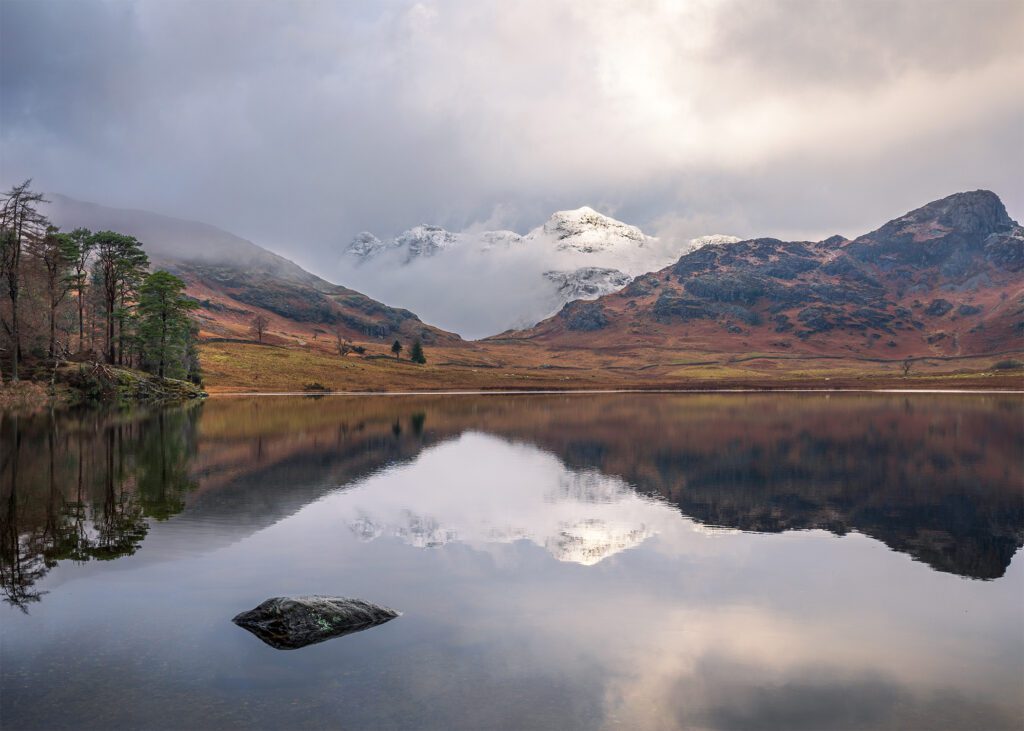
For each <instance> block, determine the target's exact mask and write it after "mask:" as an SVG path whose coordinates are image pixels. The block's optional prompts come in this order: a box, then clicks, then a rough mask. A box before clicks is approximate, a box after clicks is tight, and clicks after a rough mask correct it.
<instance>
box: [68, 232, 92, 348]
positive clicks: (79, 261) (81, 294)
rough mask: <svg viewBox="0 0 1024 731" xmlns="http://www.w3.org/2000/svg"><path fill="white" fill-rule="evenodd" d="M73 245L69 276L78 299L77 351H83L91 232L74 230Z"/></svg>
mask: <svg viewBox="0 0 1024 731" xmlns="http://www.w3.org/2000/svg"><path fill="white" fill-rule="evenodd" d="M69 235H70V236H71V240H72V241H73V242H74V244H75V260H74V262H73V267H74V272H73V273H72V275H71V281H72V285H71V286H72V289H74V290H75V296H76V298H77V299H78V349H79V351H81V350H85V292H86V288H87V287H88V279H89V259H90V258H91V257H92V249H93V240H92V232H91V231H90V230H89V229H87V228H76V229H75V230H74V231H72V232H71V233H70V234H69Z"/></svg>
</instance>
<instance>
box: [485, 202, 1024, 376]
mask: <svg viewBox="0 0 1024 731" xmlns="http://www.w3.org/2000/svg"><path fill="white" fill-rule="evenodd" d="M501 337H502V339H503V340H512V341H515V340H522V339H530V340H533V341H536V342H539V343H544V344H546V345H550V346H575V347H589V348H599V347H611V346H619V347H632V346H649V347H659V346H661V347H666V346H667V347H678V348H687V349H695V350H702V351H708V352H727V353H728V352H733V353H741V352H742V353H749V352H790V353H810V354H831V355H850V356H855V357H876V358H897V357H904V356H916V357H922V356H960V355H972V354H994V353H999V352H1005V351H1008V350H1014V349H1017V350H1019V349H1021V348H1022V347H1024V345H1022V343H1024V229H1022V228H1021V226H1020V225H1018V224H1017V223H1016V222H1015V221H1013V220H1012V219H1010V217H1009V216H1008V215H1007V212H1006V209H1005V208H1004V206H1003V204H1002V202H1001V201H1000V200H999V198H998V197H997V196H996V195H995V194H994V193H991V192H989V191H974V192H969V193H957V194H955V195H952V196H949V197H948V198H944V199H942V200H939V201H935V202H933V203H929V204H928V205H926V206H924V207H922V208H919V209H917V210H915V211H912V212H910V213H908V214H906V215H905V216H902V217H900V218H897V219H895V220H893V221H890V222H889V223H887V224H885V225H884V226H882V227H881V228H879V229H878V230H876V231H872V232H871V233H868V234H865V235H864V236H861V237H859V238H857V239H854V240H853V241H848V240H846V239H843V238H842V237H838V236H836V237H832V238H829V239H826V240H824V241H820V242H804V241H798V242H784V241H779V240H776V239H752V240H747V241H740V242H737V243H726V244H722V245H720V246H709V247H704V248H701V249H698V250H697V251H694V252H692V253H690V254H687V255H685V256H683V257H681V258H680V259H679V260H678V261H677V262H676V263H675V264H673V265H672V266H669V267H667V268H665V269H662V270H661V271H658V272H654V273H651V274H647V275H644V276H642V277H638V278H637V279H636V280H634V281H633V282H632V283H631V284H630V285H629V286H627V287H626V288H625V289H623V290H622V291H621V292H618V293H615V294H611V295H607V296H605V297H602V298H600V299H598V300H596V301H593V302H572V303H569V304H568V305H566V307H565V308H564V309H563V310H562V311H561V312H559V313H558V314H557V315H555V316H554V317H552V318H549V319H548V320H546V321H544V322H542V323H540V324H539V325H537V326H536V327H534V328H532V329H530V330H526V331H522V332H516V333H508V334H505V335H503V336H501Z"/></svg>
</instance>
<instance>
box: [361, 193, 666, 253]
mask: <svg viewBox="0 0 1024 731" xmlns="http://www.w3.org/2000/svg"><path fill="white" fill-rule="evenodd" d="M656 240H657V239H655V238H654V237H652V236H648V235H647V234H645V233H644V232H643V231H641V230H640V229H639V228H637V227H636V226H630V225H629V224H626V223H623V222H622V221H616V220H615V219H614V218H611V217H609V216H605V215H603V214H601V213H598V212H597V211H595V210H594V209H593V208H590V207H588V206H583V207H582V208H577V209H575V210H571V211H557V212H555V213H554V214H552V215H551V218H549V219H548V220H547V221H546V222H545V223H544V224H543V225H542V226H538V227H537V228H535V229H533V230H532V231H530V232H529V233H528V234H526V235H520V234H517V233H516V232H515V231H504V230H498V231H483V232H481V233H470V232H455V231H448V230H447V229H444V228H441V227H440V226H429V225H426V224H423V225H420V226H415V227H413V228H411V229H409V230H408V231H404V232H403V233H400V234H399V235H398V236H396V237H394V238H393V239H387V240H384V241H381V240H380V239H378V238H377V237H376V236H374V235H373V234H371V233H369V232H363V233H360V234H358V235H357V236H356V237H355V238H354V239H353V240H352V243H350V244H349V246H348V248H347V250H346V252H347V253H348V254H350V255H352V256H354V257H355V258H356V259H357V260H359V261H368V260H370V259H373V258H376V257H377V256H379V255H381V254H384V253H386V252H389V251H397V252H400V254H401V256H400V259H401V263H403V264H408V263H410V262H412V261H413V260H415V259H418V258H420V257H427V256H434V255H436V254H438V253H440V252H442V251H447V250H450V249H453V248H455V247H466V246H473V245H475V246H476V247H477V248H478V249H480V250H482V251H489V250H491V249H494V248H497V247H509V246H515V245H518V244H522V243H524V242H542V243H551V244H552V248H553V249H554V250H555V251H560V252H568V253H578V254H617V253H622V254H632V253H633V251H634V250H636V249H638V248H642V247H643V246H645V245H646V244H648V243H649V242H652V241H656Z"/></svg>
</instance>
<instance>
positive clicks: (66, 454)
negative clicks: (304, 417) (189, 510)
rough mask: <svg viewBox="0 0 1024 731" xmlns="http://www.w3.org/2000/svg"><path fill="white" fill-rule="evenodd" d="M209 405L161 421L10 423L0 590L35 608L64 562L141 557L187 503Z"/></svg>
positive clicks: (166, 413)
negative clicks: (156, 526) (155, 530)
mask: <svg viewBox="0 0 1024 731" xmlns="http://www.w3.org/2000/svg"><path fill="white" fill-rule="evenodd" d="M200 410H201V406H194V407H191V408H187V409H176V410H163V411H159V412H156V413H153V414H144V415H139V414H134V415H130V416H129V415H119V416H115V417H106V416H104V415H101V414H86V415H75V416H68V415H56V414H52V413H51V414H48V415H46V416H43V417H35V418H30V419H27V418H22V419H19V418H18V417H16V416H12V417H3V418H2V419H0V433H2V435H3V444H4V445H5V448H4V450H3V456H2V461H0V484H2V486H3V490H2V494H3V500H2V507H0V585H2V588H3V594H4V600H5V601H6V602H8V603H9V604H12V605H14V606H17V607H19V608H20V609H21V610H22V611H28V607H29V605H31V604H32V603H34V602H38V601H39V600H40V599H41V597H42V595H43V594H44V593H45V592H40V591H38V590H37V589H36V588H35V587H36V585H37V584H38V582H39V581H40V580H41V579H42V578H43V577H44V576H45V575H46V573H47V572H48V571H49V570H50V569H52V568H53V567H54V566H56V565H57V563H58V562H59V561H62V560H70V561H75V562H79V563H81V562H85V561H90V560H98V561H109V560H113V559H116V558H120V557H122V556H129V555H131V554H133V553H135V551H137V550H138V548H139V546H140V544H141V543H142V541H143V539H145V537H146V534H147V532H148V530H149V523H148V519H153V520H166V519H167V518H169V517H170V516H172V515H174V514H176V513H178V512H180V511H181V510H182V509H183V508H184V506H185V500H184V496H185V494H186V493H187V492H189V491H190V490H192V489H193V488H194V487H195V485H196V483H195V481H194V480H193V479H192V478H191V477H190V476H189V461H190V458H191V455H192V454H193V453H194V450H195V442H196V440H195V433H196V424H197V422H198V418H199V413H200Z"/></svg>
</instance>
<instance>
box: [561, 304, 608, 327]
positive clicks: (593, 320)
mask: <svg viewBox="0 0 1024 731" xmlns="http://www.w3.org/2000/svg"><path fill="white" fill-rule="evenodd" d="M558 316H559V317H561V318H564V319H565V326H566V327H567V328H568V329H569V330H572V331H575V332H593V331H594V330H601V329H603V328H605V327H607V326H608V316H607V315H606V314H605V312H604V308H603V307H601V305H599V304H597V303H596V302H585V301H582V300H577V301H576V302H570V303H569V304H567V305H566V306H565V307H563V308H562V311H561V312H560V313H558Z"/></svg>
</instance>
